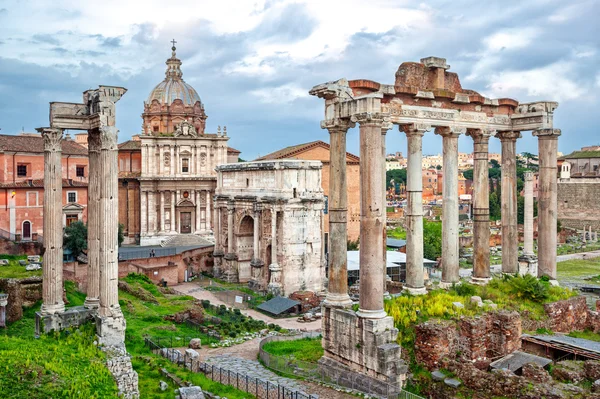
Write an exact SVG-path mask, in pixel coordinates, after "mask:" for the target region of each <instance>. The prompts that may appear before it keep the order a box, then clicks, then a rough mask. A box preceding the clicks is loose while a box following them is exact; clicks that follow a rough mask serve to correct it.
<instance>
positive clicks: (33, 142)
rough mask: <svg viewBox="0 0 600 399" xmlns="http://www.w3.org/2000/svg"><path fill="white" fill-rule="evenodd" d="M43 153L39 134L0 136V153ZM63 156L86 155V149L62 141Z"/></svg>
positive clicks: (68, 141)
mask: <svg viewBox="0 0 600 399" xmlns="http://www.w3.org/2000/svg"><path fill="white" fill-rule="evenodd" d="M13 151H14V152H29V153H38V154H43V153H44V138H43V137H42V136H41V135H39V134H26V135H10V134H0V152H13ZM62 153H63V155H85V156H87V155H88V149H87V148H85V147H84V146H82V145H81V144H78V143H76V142H75V141H73V140H65V139H63V141H62Z"/></svg>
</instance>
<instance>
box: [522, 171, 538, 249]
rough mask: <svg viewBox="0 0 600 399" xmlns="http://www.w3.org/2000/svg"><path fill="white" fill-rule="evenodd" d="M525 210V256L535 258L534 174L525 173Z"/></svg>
mask: <svg viewBox="0 0 600 399" xmlns="http://www.w3.org/2000/svg"><path fill="white" fill-rule="evenodd" d="M524 177H525V185H524V187H523V191H524V192H523V194H525V198H524V199H525V205H524V207H525V209H524V215H523V216H524V217H523V219H524V220H523V255H525V256H533V255H535V253H534V252H533V173H532V172H525V175H524Z"/></svg>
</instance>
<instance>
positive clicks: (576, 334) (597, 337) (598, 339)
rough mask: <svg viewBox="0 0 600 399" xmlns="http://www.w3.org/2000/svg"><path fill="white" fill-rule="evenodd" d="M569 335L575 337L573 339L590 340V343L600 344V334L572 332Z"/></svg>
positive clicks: (587, 331) (586, 331) (589, 331)
mask: <svg viewBox="0 0 600 399" xmlns="http://www.w3.org/2000/svg"><path fill="white" fill-rule="evenodd" d="M568 335H569V337H573V338H583V339H589V340H590V341H596V342H600V334H597V333H595V332H593V331H591V330H585V331H573V332H570V333H569V334H568Z"/></svg>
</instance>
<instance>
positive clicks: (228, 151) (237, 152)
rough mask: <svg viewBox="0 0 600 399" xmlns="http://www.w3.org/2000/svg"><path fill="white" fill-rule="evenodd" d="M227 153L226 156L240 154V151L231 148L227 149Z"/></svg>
mask: <svg viewBox="0 0 600 399" xmlns="http://www.w3.org/2000/svg"><path fill="white" fill-rule="evenodd" d="M227 153H228V154H241V153H242V152H241V151H240V150H236V149H235V148H233V147H227Z"/></svg>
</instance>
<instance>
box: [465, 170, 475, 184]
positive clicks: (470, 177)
mask: <svg viewBox="0 0 600 399" xmlns="http://www.w3.org/2000/svg"><path fill="white" fill-rule="evenodd" d="M463 176H464V177H465V179H467V180H471V181H473V169H467V170H465V171H464V172H463Z"/></svg>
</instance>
